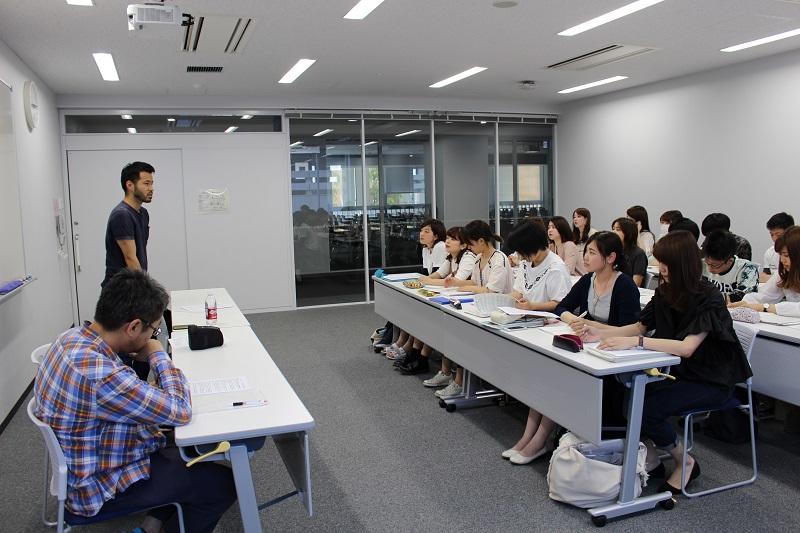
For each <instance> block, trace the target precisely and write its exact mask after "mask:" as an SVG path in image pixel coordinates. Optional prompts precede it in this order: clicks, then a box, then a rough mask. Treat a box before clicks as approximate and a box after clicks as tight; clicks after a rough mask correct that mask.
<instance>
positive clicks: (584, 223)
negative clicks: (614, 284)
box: [572, 207, 597, 275]
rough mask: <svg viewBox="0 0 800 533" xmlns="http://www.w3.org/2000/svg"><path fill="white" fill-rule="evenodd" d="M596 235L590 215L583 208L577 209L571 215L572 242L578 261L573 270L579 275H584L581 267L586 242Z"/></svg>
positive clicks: (583, 269)
mask: <svg viewBox="0 0 800 533" xmlns="http://www.w3.org/2000/svg"><path fill="white" fill-rule="evenodd" d="M595 233H597V230H596V229H594V228H593V227H592V213H590V212H589V210H588V209H586V208H585V207H579V208H578V209H576V210H575V211H574V212H573V213H572V242H574V243H575V246H576V247H577V248H578V260H577V262H576V263H575V269H576V270H577V271H578V272H579V273H580V274H581V275H583V274H586V269H585V268H584V266H583V250H584V248H586V241H588V240H589V237H591V236H592V235H594V234H595Z"/></svg>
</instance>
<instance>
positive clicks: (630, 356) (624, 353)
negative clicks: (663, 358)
mask: <svg viewBox="0 0 800 533" xmlns="http://www.w3.org/2000/svg"><path fill="white" fill-rule="evenodd" d="M599 344H600V343H599V342H587V343H585V344H584V345H583V351H585V352H586V353H588V354H591V355H593V356H595V357H599V358H600V359H605V360H606V361H611V362H612V363H627V362H630V361H639V360H641V359H650V358H651V357H654V356H656V355H661V352H654V351H653V350H645V349H644V348H633V349H630V350H613V351H611V350H601V349H599V348H598V347H597V346H598V345H599Z"/></svg>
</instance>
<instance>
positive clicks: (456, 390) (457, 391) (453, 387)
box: [434, 381, 464, 398]
mask: <svg viewBox="0 0 800 533" xmlns="http://www.w3.org/2000/svg"><path fill="white" fill-rule="evenodd" d="M463 390H464V389H463V388H462V387H461V385H459V384H458V383H456V382H455V381H451V382H450V385H448V386H447V387H445V388H443V389H439V390H437V391H436V392H435V393H434V394H436V396H437V397H439V398H449V397H450V396H460V395H461V393H462V392H463Z"/></svg>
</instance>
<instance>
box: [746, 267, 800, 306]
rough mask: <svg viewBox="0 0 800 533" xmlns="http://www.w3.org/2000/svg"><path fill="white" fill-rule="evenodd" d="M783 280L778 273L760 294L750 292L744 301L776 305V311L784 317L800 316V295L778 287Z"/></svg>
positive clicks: (761, 289)
mask: <svg viewBox="0 0 800 533" xmlns="http://www.w3.org/2000/svg"><path fill="white" fill-rule="evenodd" d="M780 280H781V278H780V276H778V274H777V273H775V274H773V275H772V276H770V278H769V280H768V281H767V282H766V283H765V284H764V287H763V288H760V289H758V292H748V293H747V294H745V295H744V298H743V301H745V302H747V303H751V304H755V303H758V304H775V311H777V313H778V314H779V315H783V316H800V293H797V292H795V291H793V290H790V289H782V288H780V287H778V282H779V281H780Z"/></svg>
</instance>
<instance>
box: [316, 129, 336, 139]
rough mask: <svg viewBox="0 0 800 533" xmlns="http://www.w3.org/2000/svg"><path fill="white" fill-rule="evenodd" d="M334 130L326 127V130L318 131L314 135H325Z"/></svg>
mask: <svg viewBox="0 0 800 533" xmlns="http://www.w3.org/2000/svg"><path fill="white" fill-rule="evenodd" d="M332 131H333V130H332V129H326V130H322V131H318V132H317V133H315V134H314V137H322V136H323V135H325V134H328V133H330V132H332Z"/></svg>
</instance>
